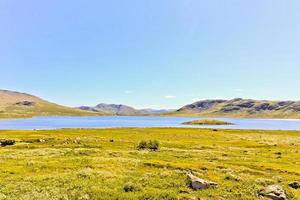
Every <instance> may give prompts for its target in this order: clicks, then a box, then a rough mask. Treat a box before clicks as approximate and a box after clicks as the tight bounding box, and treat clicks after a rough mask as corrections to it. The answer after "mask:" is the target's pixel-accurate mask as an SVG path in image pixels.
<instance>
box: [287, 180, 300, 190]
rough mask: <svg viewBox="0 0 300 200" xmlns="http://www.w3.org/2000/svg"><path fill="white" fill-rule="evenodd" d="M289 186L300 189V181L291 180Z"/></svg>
mask: <svg viewBox="0 0 300 200" xmlns="http://www.w3.org/2000/svg"><path fill="white" fill-rule="evenodd" d="M289 186H290V187H291V188H293V189H300V182H298V181H294V182H291V183H290V184H289Z"/></svg>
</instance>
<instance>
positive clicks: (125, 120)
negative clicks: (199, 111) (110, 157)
mask: <svg viewBox="0 0 300 200" xmlns="http://www.w3.org/2000/svg"><path fill="white" fill-rule="evenodd" d="M195 119H201V117H197V118H193V117H131V116H130V117H116V116H113V117H112V116H105V117H102V116H101V117H34V118H30V119H1V120H0V129H1V130H32V129H59V128H120V127H191V128H228V129H264V130H300V120H297V119H295V120H286V119H282V120H278V119H276V120H274V119H236V118H214V119H219V120H223V121H227V122H232V123H234V124H235V125H230V126H186V125H182V123H183V122H186V121H191V120H195ZM205 119H208V118H205Z"/></svg>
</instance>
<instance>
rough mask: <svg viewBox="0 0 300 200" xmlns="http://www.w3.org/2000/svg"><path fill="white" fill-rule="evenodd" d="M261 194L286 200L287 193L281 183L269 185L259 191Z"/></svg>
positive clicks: (276, 199) (274, 199)
mask: <svg viewBox="0 0 300 200" xmlns="http://www.w3.org/2000/svg"><path fill="white" fill-rule="evenodd" d="M259 195H261V196H263V197H266V198H269V199H272V200H285V199H286V194H285V192H284V190H283V189H282V187H280V186H279V185H269V186H267V187H266V188H264V189H262V190H261V191H260V192H259Z"/></svg>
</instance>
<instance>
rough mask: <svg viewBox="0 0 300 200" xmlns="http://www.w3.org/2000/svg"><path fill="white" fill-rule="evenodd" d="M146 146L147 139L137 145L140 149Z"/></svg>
mask: <svg viewBox="0 0 300 200" xmlns="http://www.w3.org/2000/svg"><path fill="white" fill-rule="evenodd" d="M146 148H147V142H146V141H145V140H142V141H140V142H139V144H138V145H137V149H138V150H144V149H146Z"/></svg>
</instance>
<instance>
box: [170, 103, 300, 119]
mask: <svg viewBox="0 0 300 200" xmlns="http://www.w3.org/2000/svg"><path fill="white" fill-rule="evenodd" d="M168 115H176V116H208V117H243V118H300V102H299V101H267V100H252V99H240V98H237V99H232V100H204V101H198V102H195V103H193V104H189V105H186V106H184V107H182V108H180V109H178V110H177V111H175V112H170V113H168Z"/></svg>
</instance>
